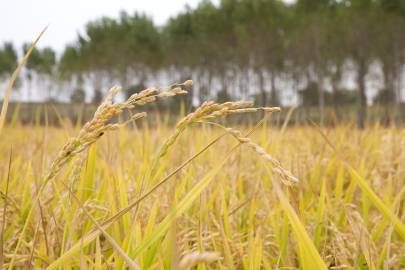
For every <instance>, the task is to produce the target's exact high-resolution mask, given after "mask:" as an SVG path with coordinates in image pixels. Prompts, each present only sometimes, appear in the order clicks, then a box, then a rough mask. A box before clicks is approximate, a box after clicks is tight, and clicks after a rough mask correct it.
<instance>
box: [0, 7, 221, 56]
mask: <svg viewBox="0 0 405 270" xmlns="http://www.w3.org/2000/svg"><path fill="white" fill-rule="evenodd" d="M199 2H200V0H0V44H2V43H3V42H4V41H11V42H13V43H14V44H15V45H16V46H17V48H21V46H22V44H23V43H24V42H27V41H29V42H31V41H32V40H33V39H34V38H35V37H36V36H37V35H38V33H39V32H40V31H41V30H42V28H43V27H45V26H46V25H47V24H49V28H48V30H47V32H46V33H45V35H44V36H43V37H42V39H41V41H40V42H39V47H43V46H51V47H53V48H54V49H56V50H57V51H58V52H61V50H62V49H63V47H64V46H65V44H67V43H70V42H73V41H75V39H76V37H77V33H78V32H79V31H83V29H84V26H85V24H86V23H87V22H88V21H90V20H94V19H96V18H100V17H101V16H112V17H118V15H119V12H120V11H121V10H125V11H127V12H128V13H130V14H131V13H133V12H135V11H139V12H145V13H146V14H148V15H149V16H151V17H152V18H153V20H154V21H155V23H156V24H157V25H162V24H164V23H165V22H166V21H167V20H168V19H169V18H170V17H171V16H173V15H176V14H177V13H179V12H180V11H182V10H184V7H185V5H186V4H188V5H190V6H191V7H196V6H197V4H198V3H199ZM212 2H213V3H216V4H217V3H219V0H213V1H212Z"/></svg>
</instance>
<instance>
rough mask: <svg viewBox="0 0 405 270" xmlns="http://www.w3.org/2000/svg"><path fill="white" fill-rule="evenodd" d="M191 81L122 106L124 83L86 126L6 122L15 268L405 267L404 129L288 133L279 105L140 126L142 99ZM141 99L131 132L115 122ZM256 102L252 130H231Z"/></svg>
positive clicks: (6, 240)
mask: <svg viewBox="0 0 405 270" xmlns="http://www.w3.org/2000/svg"><path fill="white" fill-rule="evenodd" d="M190 84H192V82H191V81H186V82H184V83H183V84H178V85H175V86H174V87H172V90H170V91H168V92H159V91H158V90H157V89H154V88H149V89H146V90H145V91H143V92H141V93H140V94H138V95H135V96H133V97H131V98H130V99H129V100H127V101H125V102H122V103H113V102H112V96H113V95H114V93H115V92H116V91H117V89H116V88H113V89H112V90H110V94H109V95H108V97H107V98H106V100H105V102H104V103H103V104H101V106H100V107H99V109H98V110H97V112H96V113H95V115H94V118H93V119H91V120H90V121H89V122H88V123H87V124H86V125H85V126H83V127H82V128H81V129H80V130H79V129H76V128H70V129H65V130H63V129H57V128H51V127H39V126H32V127H24V126H20V125H19V124H18V122H16V123H12V125H10V126H12V128H10V127H8V126H6V128H5V130H4V132H3V134H1V141H0V154H1V155H0V172H1V173H2V175H1V191H2V193H1V196H2V205H1V207H0V209H1V210H0V211H1V215H2V218H1V220H4V222H3V225H4V231H2V239H3V242H2V245H1V248H2V250H3V256H1V260H3V261H4V265H3V268H6V267H8V268H9V269H125V268H126V267H131V268H132V269H189V268H193V267H194V268H195V269H278V268H279V269H283V268H286V267H289V268H290V269H291V268H292V269H295V268H297V269H327V268H329V269H354V268H360V269H401V268H403V267H405V263H404V260H405V259H404V256H403V254H405V246H404V244H403V243H404V242H403V241H404V224H403V222H402V221H401V220H403V218H404V217H405V215H404V210H403V207H404V201H405V200H404V194H405V187H404V186H405V168H404V166H403V164H405V153H404V151H401V150H402V149H404V148H405V131H404V130H403V129H394V128H392V129H386V128H382V127H379V126H374V127H370V128H369V129H367V130H364V131H358V130H353V129H352V128H351V127H350V126H340V127H338V128H335V129H333V130H323V131H320V132H319V130H317V128H314V127H291V128H286V125H283V126H282V128H280V129H279V128H277V127H269V126H268V121H267V119H268V117H269V116H270V114H271V113H273V112H275V111H277V110H278V109H277V108H251V105H252V104H251V103H249V102H227V103H223V104H216V103H212V102H207V103H204V104H202V105H201V106H200V107H199V108H198V109H196V110H195V111H194V112H193V113H191V114H189V115H187V116H186V117H184V118H183V119H180V121H179V122H178V124H177V125H176V126H175V127H171V126H169V125H167V124H166V123H164V122H160V123H158V125H157V126H155V127H149V126H148V125H147V119H145V120H142V121H144V123H143V125H142V128H140V127H137V125H136V122H134V121H133V120H140V118H143V117H144V116H145V115H144V114H143V113H142V112H141V110H142V109H141V107H139V106H141V105H143V104H146V103H149V102H154V101H156V99H159V98H166V97H171V96H173V95H177V94H185V93H184V91H183V90H182V89H181V86H183V85H185V86H189V85H190ZM134 106H135V108H134ZM137 108H138V111H136V112H135V113H134V114H133V117H132V118H131V119H129V120H128V121H130V122H133V125H132V128H130V127H128V126H129V125H125V124H127V123H128V121H126V122H124V123H121V124H117V123H112V122H111V120H112V119H113V118H115V117H117V116H119V115H120V113H121V112H122V111H123V110H126V109H135V110H136V109H137ZM139 109H140V110H139ZM258 111H265V112H266V114H265V118H264V119H263V120H262V121H260V122H259V123H258V124H257V125H255V126H254V127H243V126H239V127H229V126H226V118H224V117H232V115H233V114H240V113H256V112H258ZM16 121H17V120H16ZM214 121H215V122H214ZM110 130H116V131H115V132H108V131H110ZM243 130H246V132H243ZM67 134H68V135H69V137H71V139H68V137H67ZM65 142H67V143H65ZM11 146H12V148H13V150H12V151H13V154H12V155H11V154H10V151H11ZM58 149H61V150H58ZM9 159H10V161H11V163H10V162H9ZM298 179H299V180H298Z"/></svg>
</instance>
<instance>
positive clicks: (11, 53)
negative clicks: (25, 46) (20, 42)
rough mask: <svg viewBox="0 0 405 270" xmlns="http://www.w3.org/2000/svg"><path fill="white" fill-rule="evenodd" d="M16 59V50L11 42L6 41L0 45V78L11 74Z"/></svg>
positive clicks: (15, 65)
mask: <svg viewBox="0 0 405 270" xmlns="http://www.w3.org/2000/svg"><path fill="white" fill-rule="evenodd" d="M17 59H18V58H17V52H16V51H15V49H14V47H13V44H11V43H8V42H7V43H4V45H3V46H2V47H0V78H2V77H9V76H10V75H11V73H12V72H13V71H14V69H15V68H16V67H17V64H18V63H17Z"/></svg>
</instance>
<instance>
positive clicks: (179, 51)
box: [0, 0, 405, 128]
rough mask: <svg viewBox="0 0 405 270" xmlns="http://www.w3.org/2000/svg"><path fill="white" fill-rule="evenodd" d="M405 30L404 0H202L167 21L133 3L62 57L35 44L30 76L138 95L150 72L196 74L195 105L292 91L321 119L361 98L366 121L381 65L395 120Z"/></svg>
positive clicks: (7, 68) (172, 77)
mask: <svg viewBox="0 0 405 270" xmlns="http://www.w3.org/2000/svg"><path fill="white" fill-rule="evenodd" d="M403 29H405V2H404V1H402V0H297V1H296V2H294V3H293V4H287V3H285V2H283V1H280V0H221V1H220V3H219V5H214V4H212V3H211V2H210V1H207V0H204V1H202V2H201V3H200V4H199V5H198V6H197V7H196V8H194V9H192V8H190V7H186V8H185V9H184V11H183V12H181V13H180V14H178V15H176V16H175V17H172V18H171V19H170V20H169V21H168V22H167V23H166V24H165V25H164V26H162V27H157V26H156V25H155V24H154V22H153V20H152V19H151V18H150V17H148V16H146V15H144V14H138V13H135V14H128V13H126V12H122V13H121V14H120V16H119V17H118V18H108V17H103V18H100V19H98V20H95V21H92V22H89V23H88V24H87V25H86V27H85V31H84V33H82V34H80V35H78V38H77V40H76V41H75V42H74V43H72V44H70V45H67V46H66V48H65V49H64V51H63V52H62V54H61V55H60V57H58V58H57V57H56V56H55V52H54V51H53V50H52V49H51V48H44V49H40V50H38V49H37V50H35V53H33V55H32V56H31V58H30V59H29V61H28V63H27V70H28V72H27V74H28V75H27V76H31V74H33V73H35V74H36V76H40V77H41V78H42V80H43V79H44V78H47V80H50V81H52V82H53V83H54V84H55V83H59V84H60V83H64V84H65V85H66V84H67V85H68V87H67V88H70V89H74V91H73V92H72V94H71V99H72V100H73V101H77V102H79V101H83V100H84V98H85V95H86V91H84V88H86V87H90V88H91V90H92V92H93V100H94V101H95V102H98V101H99V99H100V98H101V97H102V94H103V93H102V89H105V88H107V87H108V86H109V85H111V84H112V83H119V84H120V85H121V86H122V87H123V88H124V89H125V91H126V93H127V95H130V94H132V93H134V92H136V91H137V90H140V89H141V88H142V87H143V86H144V85H146V84H147V83H148V82H149V81H155V80H160V81H164V82H169V81H181V80H183V79H186V78H187V79H188V78H193V79H194V80H195V81H196V84H195V87H194V88H193V89H192V96H191V97H190V98H188V100H187V102H188V103H190V104H191V103H192V102H193V101H203V100H207V99H214V98H215V99H217V100H219V101H222V100H228V99H233V98H253V99H255V101H256V102H257V103H259V105H262V106H267V105H278V104H280V103H281V102H282V101H283V100H284V101H290V104H298V105H302V106H318V107H319V111H320V116H321V121H322V117H323V115H324V114H325V107H326V106H332V107H334V108H335V109H336V111H338V110H339V108H340V107H341V106H344V105H350V104H355V106H356V109H357V124H358V126H359V127H360V128H362V127H364V125H365V121H366V117H367V115H366V114H367V106H368V104H369V102H368V96H369V95H370V93H368V92H367V91H370V89H371V88H372V87H370V86H369V84H370V83H372V82H373V81H374V79H375V78H374V77H375V76H377V75H375V74H380V75H379V76H380V77H381V78H380V79H379V85H378V86H377V87H374V88H377V92H376V93H374V94H373V99H372V102H373V103H374V104H381V105H383V106H384V107H385V108H386V109H387V114H389V115H391V116H392V117H391V118H389V119H390V120H391V121H397V122H399V121H400V113H399V112H400V109H401V106H402V103H401V91H402V84H403V82H402V81H403V73H404V70H403V69H404V64H405V57H404V56H405V54H404V52H405V32H404V31H403ZM24 49H26V46H25V47H24ZM16 61H17V54H16V52H15V49H14V48H13V46H12V44H10V43H6V44H4V45H3V47H1V48H0V77H4V76H5V75H7V74H8V73H10V72H11V71H12V68H13V66H15V63H16ZM347 77H350V78H351V79H350V80H351V81H352V83H353V84H354V86H353V89H352V90H348V87H347V86H346V85H345V81H348V80H349V79H347ZM28 79H30V77H29V78H28ZM286 89H289V90H288V91H287V90H286ZM353 90H354V91H353Z"/></svg>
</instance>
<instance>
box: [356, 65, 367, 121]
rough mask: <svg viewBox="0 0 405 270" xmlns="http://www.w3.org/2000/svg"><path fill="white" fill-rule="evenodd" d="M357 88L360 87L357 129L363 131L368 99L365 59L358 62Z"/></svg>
mask: <svg viewBox="0 0 405 270" xmlns="http://www.w3.org/2000/svg"><path fill="white" fill-rule="evenodd" d="M357 65H358V67H357V87H358V97H357V127H358V128H360V129H363V128H364V127H365V121H366V117H367V108H366V106H367V99H366V84H365V79H366V74H367V65H366V61H365V60H364V59H359V60H358V61H357Z"/></svg>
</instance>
